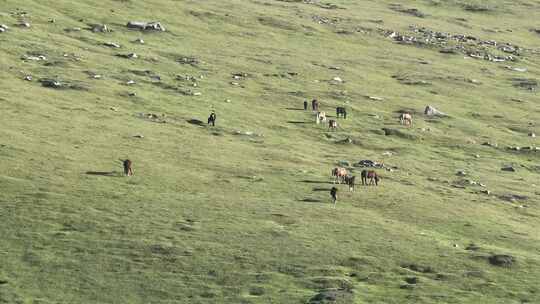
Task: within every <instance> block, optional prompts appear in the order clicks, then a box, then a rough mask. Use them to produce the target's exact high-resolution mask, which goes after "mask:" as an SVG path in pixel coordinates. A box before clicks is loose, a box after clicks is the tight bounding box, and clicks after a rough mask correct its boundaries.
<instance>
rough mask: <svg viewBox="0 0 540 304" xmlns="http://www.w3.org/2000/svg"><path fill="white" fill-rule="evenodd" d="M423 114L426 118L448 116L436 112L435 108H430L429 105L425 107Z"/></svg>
mask: <svg viewBox="0 0 540 304" xmlns="http://www.w3.org/2000/svg"><path fill="white" fill-rule="evenodd" d="M424 114H425V115H427V116H431V117H434V116H438V117H445V116H448V115H446V114H445V113H443V112H441V111H439V110H437V109H436V108H435V107H433V106H430V105H428V106H426V108H425V109H424Z"/></svg>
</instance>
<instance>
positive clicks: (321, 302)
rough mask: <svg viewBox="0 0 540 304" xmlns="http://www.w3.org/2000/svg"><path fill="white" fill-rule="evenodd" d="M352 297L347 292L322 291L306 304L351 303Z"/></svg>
mask: <svg viewBox="0 0 540 304" xmlns="http://www.w3.org/2000/svg"><path fill="white" fill-rule="evenodd" d="M353 301H354V295H353V294H352V293H351V292H350V291H348V290H327V291H322V292H320V293H318V294H316V295H315V296H313V297H312V298H311V299H309V302H308V304H330V303H336V304H337V303H343V304H346V303H353Z"/></svg>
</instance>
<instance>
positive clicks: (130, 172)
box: [122, 159, 133, 176]
mask: <svg viewBox="0 0 540 304" xmlns="http://www.w3.org/2000/svg"><path fill="white" fill-rule="evenodd" d="M122 163H123V164H124V175H126V176H132V175H133V170H132V169H131V160H129V159H126V160H123V161H122Z"/></svg>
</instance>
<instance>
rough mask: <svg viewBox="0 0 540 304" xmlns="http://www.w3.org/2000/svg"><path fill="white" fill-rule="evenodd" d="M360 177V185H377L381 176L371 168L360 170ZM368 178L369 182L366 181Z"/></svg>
mask: <svg viewBox="0 0 540 304" xmlns="http://www.w3.org/2000/svg"><path fill="white" fill-rule="evenodd" d="M360 176H361V177H362V185H373V184H375V186H378V185H379V181H380V180H381V178H380V177H379V176H378V175H377V172H375V171H373V170H362V173H361V175H360ZM368 179H369V183H368Z"/></svg>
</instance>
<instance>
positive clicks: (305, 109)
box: [304, 100, 308, 111]
mask: <svg viewBox="0 0 540 304" xmlns="http://www.w3.org/2000/svg"><path fill="white" fill-rule="evenodd" d="M307 106H308V102H307V100H304V111H307Z"/></svg>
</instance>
